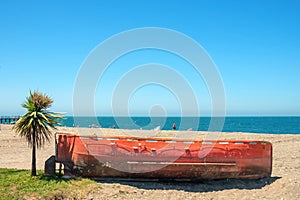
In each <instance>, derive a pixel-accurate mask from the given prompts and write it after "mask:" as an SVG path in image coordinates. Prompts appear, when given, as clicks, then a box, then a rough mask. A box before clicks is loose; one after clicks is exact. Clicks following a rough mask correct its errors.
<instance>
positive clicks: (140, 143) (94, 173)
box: [56, 134, 272, 180]
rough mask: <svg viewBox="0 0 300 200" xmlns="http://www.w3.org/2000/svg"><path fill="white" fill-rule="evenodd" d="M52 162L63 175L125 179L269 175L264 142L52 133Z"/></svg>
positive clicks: (268, 148) (269, 150)
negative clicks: (58, 164)
mask: <svg viewBox="0 0 300 200" xmlns="http://www.w3.org/2000/svg"><path fill="white" fill-rule="evenodd" d="M56 137H57V146H56V162H59V163H62V164H63V165H64V173H65V174H66V175H75V176H82V177H92V178H125V179H126V178H127V179H159V180H165V179H175V180H200V179H201V180H202V179H225V178H235V179H258V178H263V177H267V176H270V175H271V172H272V145H271V143H269V142H264V141H245V140H238V141H237V140H217V141H207V140H180V139H172V138H138V137H124V136H112V137H108V136H107V137H96V136H80V135H75V134H57V136H56Z"/></svg>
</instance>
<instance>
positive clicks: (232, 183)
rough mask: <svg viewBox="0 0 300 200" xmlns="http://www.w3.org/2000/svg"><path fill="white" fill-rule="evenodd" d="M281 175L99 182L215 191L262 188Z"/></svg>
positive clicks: (142, 186) (152, 187)
mask: <svg viewBox="0 0 300 200" xmlns="http://www.w3.org/2000/svg"><path fill="white" fill-rule="evenodd" d="M280 178H281V177H277V176H274V177H268V178H262V179H258V180H237V179H223V180H204V181H197V182H170V181H168V182H167V181H163V182H161V181H159V182H154V181H146V182H145V181H138V182H134V181H116V180H98V182H99V183H111V184H114V183H119V184H122V185H129V186H133V187H136V188H139V189H146V190H183V191H186V192H213V191H222V190H229V189H246V190H252V189H260V188H263V187H264V186H266V185H270V184H272V183H273V182H275V181H276V180H278V179H280Z"/></svg>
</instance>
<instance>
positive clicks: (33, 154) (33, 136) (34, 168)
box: [31, 127, 36, 176]
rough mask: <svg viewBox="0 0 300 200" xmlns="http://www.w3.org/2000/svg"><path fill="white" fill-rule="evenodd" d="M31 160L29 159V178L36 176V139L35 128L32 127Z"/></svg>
mask: <svg viewBox="0 0 300 200" xmlns="http://www.w3.org/2000/svg"><path fill="white" fill-rule="evenodd" d="M32 143H33V144H32V159H31V176H36V137H35V127H33V133H32Z"/></svg>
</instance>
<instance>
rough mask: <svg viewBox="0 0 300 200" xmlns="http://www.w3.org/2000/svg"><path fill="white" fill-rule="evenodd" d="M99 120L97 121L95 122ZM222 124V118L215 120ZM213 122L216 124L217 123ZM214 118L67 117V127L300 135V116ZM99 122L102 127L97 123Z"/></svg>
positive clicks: (63, 122) (64, 124)
mask: <svg viewBox="0 0 300 200" xmlns="http://www.w3.org/2000/svg"><path fill="white" fill-rule="evenodd" d="M93 119H96V120H97V121H95V120H94V121H93ZM214 119H215V120H216V122H217V124H218V123H221V122H222V119H221V118H214ZM215 120H213V121H215ZM211 121H212V118H210V117H200V118H199V117H182V118H181V117H167V118H165V117H152V118H149V117H97V118H92V117H76V118H74V117H70V116H68V117H65V119H64V120H63V121H62V125H63V126H68V127H72V126H80V127H97V126H101V127H103V128H111V127H112V126H114V127H115V128H122V129H146V130H150V129H154V128H156V127H158V126H160V129H161V130H171V129H172V125H173V123H176V128H177V130H187V129H192V130H197V131H208V130H209V131H223V132H250V133H275V134H276V133H279V134H284V133H290V134H300V117H226V118H225V122H224V126H223V128H221V130H220V126H218V127H216V126H211V127H210V122H211ZM97 123H98V124H97Z"/></svg>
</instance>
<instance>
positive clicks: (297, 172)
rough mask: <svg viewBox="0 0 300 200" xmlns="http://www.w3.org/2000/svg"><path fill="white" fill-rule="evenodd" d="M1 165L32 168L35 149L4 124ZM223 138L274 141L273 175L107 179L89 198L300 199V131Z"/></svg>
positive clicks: (41, 157) (40, 160)
mask: <svg viewBox="0 0 300 200" xmlns="http://www.w3.org/2000/svg"><path fill="white" fill-rule="evenodd" d="M0 126H1V128H0V168H18V169H30V167H31V149H30V148H29V147H28V145H27V143H26V141H25V140H24V139H22V138H20V137H19V136H18V134H17V133H15V132H14V131H13V130H12V126H11V125H3V124H1V125H0ZM59 131H60V132H74V133H81V134H82V133H85V134H93V135H94V134H96V135H99V136H100V135H129V134H131V135H136V136H137V135H140V134H141V131H132V130H118V129H96V128H80V129H77V128H66V127H60V128H59ZM143 135H144V136H156V137H175V136H176V137H179V138H186V137H187V136H186V133H183V132H178V131H160V132H158V131H157V132H154V131H143ZM206 135H207V133H205V132H189V137H188V138H191V139H193V138H198V139H201V138H204V137H205V136H206ZM219 139H247V140H265V141H269V142H271V143H272V144H273V171H272V176H271V178H264V179H260V180H213V181H203V182H197V183H181V182H177V183H176V182H175V183H172V182H158V183H156V182H118V181H112V182H101V187H99V189H98V190H97V191H93V192H92V193H90V194H88V196H87V199H111V198H113V199H152V200H153V199H161V200H162V199H300V135H292V134H253V133H220V135H219ZM54 152H55V147H54V138H53V139H52V140H51V143H50V144H46V145H45V146H44V148H42V149H39V150H38V151H37V168H38V169H43V168H44V162H45V160H46V159H48V158H49V157H50V156H51V155H54Z"/></svg>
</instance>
